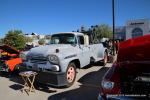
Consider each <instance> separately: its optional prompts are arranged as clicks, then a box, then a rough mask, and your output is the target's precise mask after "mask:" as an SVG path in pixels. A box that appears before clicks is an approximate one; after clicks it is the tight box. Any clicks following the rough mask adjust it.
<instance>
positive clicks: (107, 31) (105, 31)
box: [95, 24, 112, 40]
mask: <svg viewBox="0 0 150 100" xmlns="http://www.w3.org/2000/svg"><path fill="white" fill-rule="evenodd" d="M95 33H96V36H95V37H96V38H95V39H98V40H100V39H101V38H112V30H111V27H109V26H108V25H106V24H101V25H99V26H97V27H96V28H95Z"/></svg>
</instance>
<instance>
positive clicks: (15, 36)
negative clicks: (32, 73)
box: [4, 30, 25, 50]
mask: <svg viewBox="0 0 150 100" xmlns="http://www.w3.org/2000/svg"><path fill="white" fill-rule="evenodd" d="M4 43H5V44H7V45H9V46H13V47H15V48H16V49H18V50H21V49H23V48H24V47H25V36H24V35H23V32H22V31H21V30H10V31H8V33H7V34H6V36H5V37H4Z"/></svg>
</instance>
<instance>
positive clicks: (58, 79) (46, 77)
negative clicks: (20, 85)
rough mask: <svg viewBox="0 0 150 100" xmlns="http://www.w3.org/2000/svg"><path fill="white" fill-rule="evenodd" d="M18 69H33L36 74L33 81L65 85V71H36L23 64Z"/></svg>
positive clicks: (57, 85)
mask: <svg viewBox="0 0 150 100" xmlns="http://www.w3.org/2000/svg"><path fill="white" fill-rule="evenodd" d="M19 71H20V72H21V71H35V72H37V73H38V74H37V76H36V78H35V81H36V82H38V83H42V84H47V85H51V86H56V87H59V86H65V85H67V80H66V73H65V72H55V71H42V70H39V71H36V70H33V69H27V68H26V67H25V65H24V64H22V65H20V66H19Z"/></svg>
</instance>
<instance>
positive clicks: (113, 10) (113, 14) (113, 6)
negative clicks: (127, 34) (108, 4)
mask: <svg viewBox="0 0 150 100" xmlns="http://www.w3.org/2000/svg"><path fill="white" fill-rule="evenodd" d="M112 17H113V55H115V44H114V43H115V0H112Z"/></svg>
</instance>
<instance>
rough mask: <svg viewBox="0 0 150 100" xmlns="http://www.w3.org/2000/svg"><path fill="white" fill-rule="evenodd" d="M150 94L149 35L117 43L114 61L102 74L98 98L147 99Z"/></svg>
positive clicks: (105, 99) (100, 99)
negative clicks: (116, 54) (117, 49)
mask: <svg viewBox="0 0 150 100" xmlns="http://www.w3.org/2000/svg"><path fill="white" fill-rule="evenodd" d="M149 95H150V35H145V36H142V37H137V38H134V39H129V40H127V41H124V42H121V43H120V44H119V51H118V56H117V60H116V62H115V63H114V64H113V65H112V67H111V68H110V69H109V70H108V71H107V73H106V74H105V75H104V77H103V80H102V82H101V89H100V94H99V96H98V99H99V100H107V99H117V100H118V99H119V100H124V99H125V100H126V99H127V100H129V99H130V100H132V99H134V100H135V99H148V98H149Z"/></svg>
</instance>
